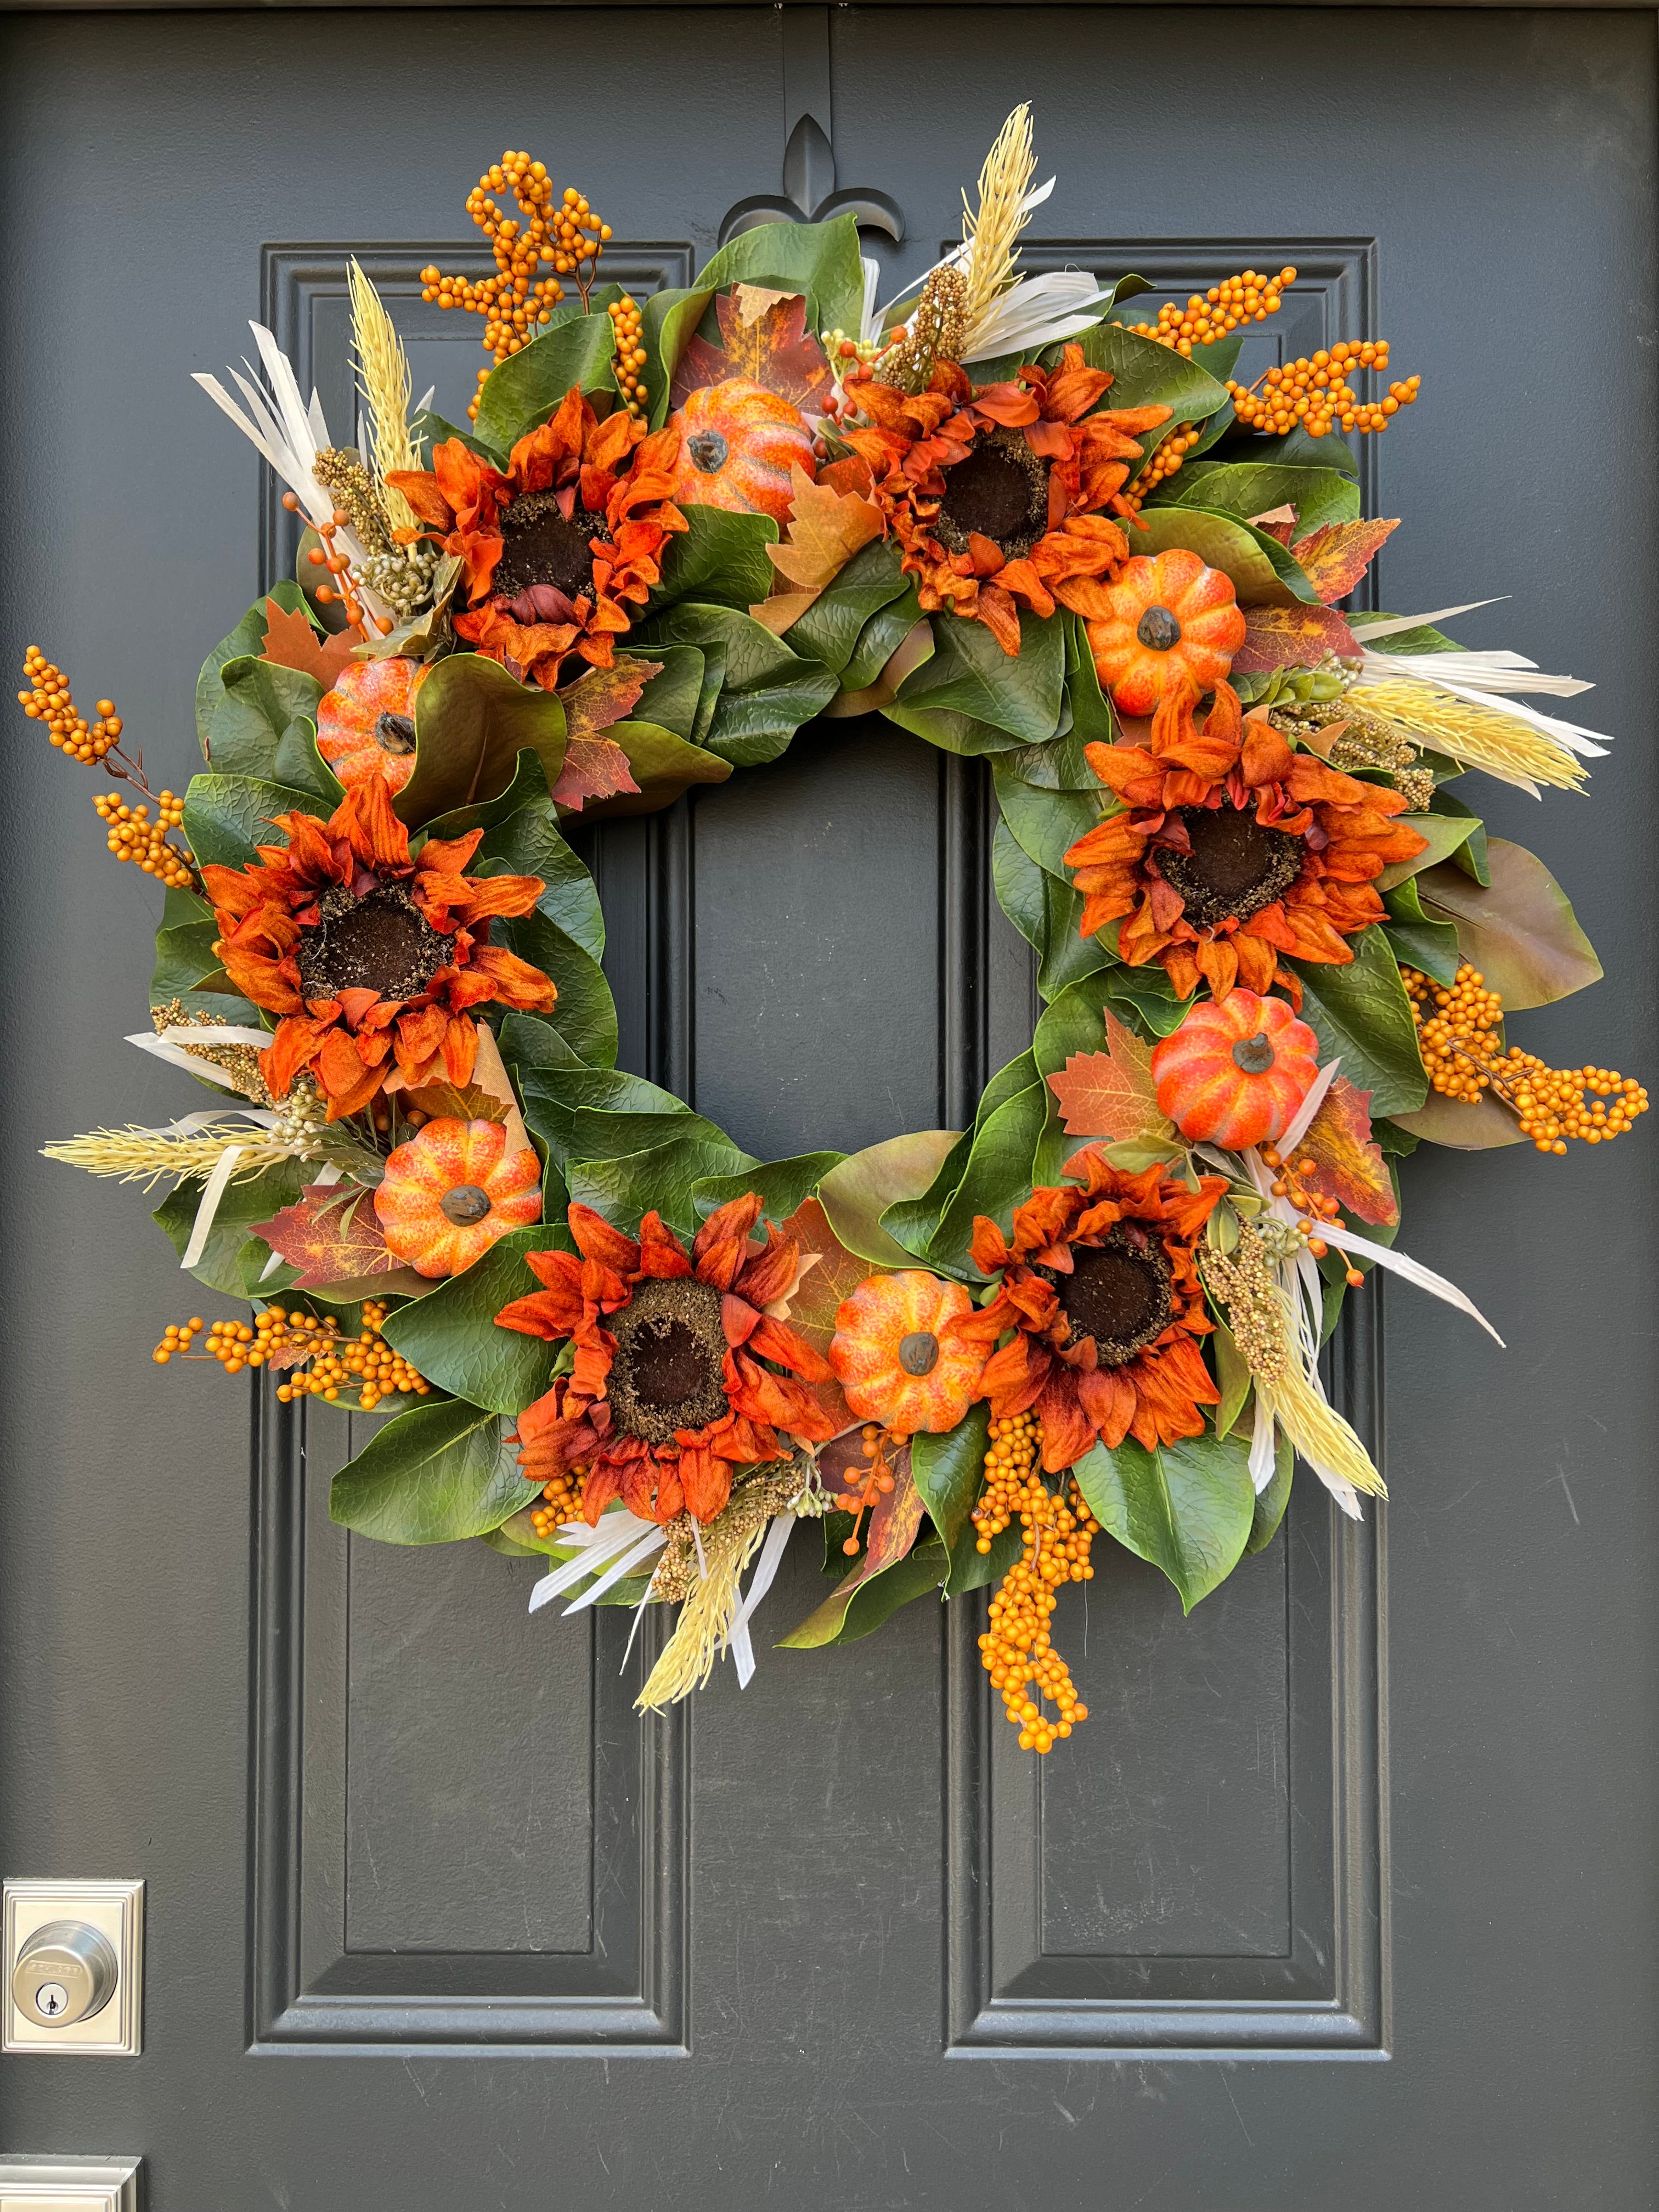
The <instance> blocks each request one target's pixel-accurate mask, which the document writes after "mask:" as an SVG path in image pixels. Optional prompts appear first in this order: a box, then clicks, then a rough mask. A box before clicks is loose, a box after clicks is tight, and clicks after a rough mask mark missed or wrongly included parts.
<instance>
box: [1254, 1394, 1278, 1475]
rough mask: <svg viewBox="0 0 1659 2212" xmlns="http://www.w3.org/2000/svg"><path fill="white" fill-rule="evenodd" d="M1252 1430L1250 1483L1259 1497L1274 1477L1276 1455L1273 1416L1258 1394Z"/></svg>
mask: <svg viewBox="0 0 1659 2212" xmlns="http://www.w3.org/2000/svg"><path fill="white" fill-rule="evenodd" d="M1252 1419H1253V1421H1254V1426H1253V1428H1252V1430H1251V1431H1250V1484H1251V1487H1252V1488H1253V1489H1254V1490H1255V1494H1256V1496H1257V1497H1258V1498H1260V1497H1261V1493H1262V1492H1263V1491H1264V1490H1265V1489H1266V1488H1267V1485H1268V1484H1269V1483H1270V1482H1271V1481H1272V1480H1273V1466H1274V1462H1275V1458H1276V1455H1275V1452H1274V1449H1273V1415H1272V1413H1270V1412H1269V1411H1268V1409H1267V1407H1265V1406H1264V1405H1263V1404H1262V1402H1261V1394H1260V1392H1259V1391H1258V1393H1257V1395H1256V1401H1255V1412H1254V1413H1253V1415H1252Z"/></svg>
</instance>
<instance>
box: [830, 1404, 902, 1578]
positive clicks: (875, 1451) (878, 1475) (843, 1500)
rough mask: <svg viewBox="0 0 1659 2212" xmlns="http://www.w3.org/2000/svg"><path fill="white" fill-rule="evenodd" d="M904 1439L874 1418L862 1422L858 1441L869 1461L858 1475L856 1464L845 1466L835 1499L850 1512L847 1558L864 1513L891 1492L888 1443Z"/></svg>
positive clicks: (845, 1546) (856, 1541)
mask: <svg viewBox="0 0 1659 2212" xmlns="http://www.w3.org/2000/svg"><path fill="white" fill-rule="evenodd" d="M904 1441H905V1440H904V1438H903V1437H902V1436H900V1435H899V1434H898V1433H897V1431H896V1430H893V1429H884V1428H882V1427H881V1426H879V1425H878V1423H876V1422H874V1421H866V1423H865V1425H864V1432H863V1435H862V1437H861V1439H860V1444H861V1448H862V1450H863V1453H864V1456H865V1458H866V1460H868V1462H870V1464H869V1465H868V1467H866V1468H865V1470H864V1472H863V1474H861V1475H860V1473H859V1471H858V1469H857V1468H856V1467H849V1468H848V1470H847V1472H846V1474H844V1475H843V1476H842V1495H841V1497H840V1498H839V1499H838V1500H837V1503H838V1504H839V1505H840V1506H841V1509H842V1511H843V1512H845V1513H850V1514H851V1515H852V1516H853V1533H852V1534H851V1535H850V1536H849V1537H848V1539H847V1541H846V1542H845V1543H844V1544H843V1545H842V1547H841V1548H842V1551H843V1552H845V1553H846V1554H847V1556H848V1558H849V1559H851V1558H852V1557H853V1555H854V1553H855V1552H857V1550H858V1548H859V1528H860V1524H861V1522H863V1519H864V1516H865V1515H866V1513H867V1512H868V1511H869V1510H870V1509H871V1508H872V1506H873V1505H874V1504H875V1502H876V1500H877V1498H885V1497H889V1496H890V1495H891V1492H892V1489H893V1470H892V1468H890V1466H889V1465H888V1462H887V1447H888V1446H889V1444H901V1443H903V1442H904Z"/></svg>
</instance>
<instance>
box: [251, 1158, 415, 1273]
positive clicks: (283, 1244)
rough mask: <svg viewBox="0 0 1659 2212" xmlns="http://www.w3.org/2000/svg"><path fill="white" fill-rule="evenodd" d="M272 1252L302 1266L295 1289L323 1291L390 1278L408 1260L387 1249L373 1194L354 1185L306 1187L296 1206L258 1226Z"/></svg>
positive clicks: (311, 1184) (256, 1232)
mask: <svg viewBox="0 0 1659 2212" xmlns="http://www.w3.org/2000/svg"><path fill="white" fill-rule="evenodd" d="M253 1234H254V1235H255V1236H256V1237H264V1240H265V1242H266V1243H267V1244H269V1245H270V1249H271V1250H272V1251H273V1252H277V1253H280V1254H281V1255H282V1256H283V1259H284V1260H286V1261H288V1263H289V1267H298V1268H299V1269H300V1275H299V1279H298V1280H297V1281H295V1283H293V1284H291V1285H289V1287H290V1288H291V1289H293V1290H296V1291H319V1290H325V1289H326V1288H327V1287H328V1286H329V1285H331V1284H333V1283H343V1282H354V1281H356V1280H358V1279H361V1278H362V1277H363V1276H365V1275H390V1274H392V1273H396V1272H397V1271H398V1269H399V1268H400V1267H402V1265H403V1262H402V1261H401V1260H398V1259H396V1258H394V1256H393V1255H392V1254H391V1253H390V1252H388V1251H387V1249H386V1238H385V1237H383V1236H382V1235H381V1234H380V1219H379V1217H378V1216H377V1215H376V1213H375V1211H374V1193H373V1192H372V1191H367V1190H363V1189H361V1188H358V1186H357V1185H356V1184H355V1183H345V1184H341V1183H319V1182H313V1183H307V1186H306V1188H305V1189H304V1191H303V1192H302V1193H301V1197H300V1200H299V1202H298V1204H297V1205H295V1206H284V1207H283V1210H282V1212H280V1213H279V1214H277V1215H276V1217H275V1218H274V1219H272V1220H270V1221H262V1222H259V1223H258V1224H256V1225H255V1227H254V1230H253Z"/></svg>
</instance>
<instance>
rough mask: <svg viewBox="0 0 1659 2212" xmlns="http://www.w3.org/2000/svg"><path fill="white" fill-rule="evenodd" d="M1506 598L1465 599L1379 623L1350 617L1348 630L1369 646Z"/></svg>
mask: <svg viewBox="0 0 1659 2212" xmlns="http://www.w3.org/2000/svg"><path fill="white" fill-rule="evenodd" d="M1508 597H1509V594H1508V592H1499V593H1498V597H1497V598H1496V599H1465V600H1464V602H1463V604H1462V606H1461V607H1436V608H1435V610H1434V611H1433V612H1432V614H1426V615H1389V616H1387V617H1385V618H1384V619H1383V621H1381V622H1374V621H1373V620H1372V619H1371V617H1370V616H1369V615H1365V614H1358V615H1350V616H1349V617H1348V628H1349V629H1351V630H1352V632H1353V634H1354V635H1355V636H1356V637H1357V638H1358V640H1359V642H1360V643H1361V644H1362V645H1364V646H1369V645H1370V641H1371V640H1372V639H1373V638H1378V637H1398V636H1400V635H1401V632H1402V631H1405V630H1408V629H1431V627H1432V626H1433V624H1434V623H1443V622H1449V621H1450V620H1451V619H1452V617H1453V616H1454V615H1472V614H1473V613H1474V611H1475V609H1476V608H1477V607H1496V606H1501V605H1503V603H1504V600H1505V599H1507V598H1508Z"/></svg>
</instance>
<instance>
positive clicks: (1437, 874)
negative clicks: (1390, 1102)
mask: <svg viewBox="0 0 1659 2212" xmlns="http://www.w3.org/2000/svg"><path fill="white" fill-rule="evenodd" d="M1486 865H1487V867H1488V868H1489V870H1490V871H1491V874H1492V883H1491V886H1490V888H1488V889H1486V890H1483V889H1482V888H1481V887H1480V884H1474V883H1471V882H1470V880H1469V878H1468V877H1467V876H1466V875H1465V874H1464V873H1463V872H1462V870H1461V869H1459V868H1456V867H1447V866H1440V867H1437V868H1431V869H1429V870H1427V871H1426V872H1425V873H1424V874H1423V875H1421V876H1419V878H1418V884H1417V889H1418V896H1419V898H1420V899H1421V900H1422V902H1423V910H1424V912H1425V914H1426V915H1430V916H1431V919H1432V920H1434V921H1449V922H1450V923H1451V924H1452V925H1453V927H1455V930H1456V932H1457V942H1458V945H1459V947H1460V949H1461V950H1462V954H1463V957H1464V958H1465V959H1466V960H1468V961H1469V962H1471V963H1473V964H1474V966H1475V967H1476V968H1478V969H1480V973H1481V974H1482V975H1484V976H1485V977H1486V988H1487V989H1488V990H1489V991H1496V992H1498V994H1499V995H1500V996H1501V998H1502V999H1503V1001H1504V1012H1506V1013H1518V1012H1522V1011H1524V1009H1525V1008H1527V1007H1528V1006H1550V1005H1552V1004H1553V1001H1554V1000H1557V999H1565V998H1567V997H1569V996H1571V994H1572V993H1573V992H1574V991H1582V990H1583V987H1584V986H1585V985H1586V984H1587V983H1595V982H1599V981H1601V962H1600V961H1599V960H1598V959H1597V958H1596V957H1595V949H1594V947H1593V946H1592V945H1591V944H1590V941H1589V939H1588V938H1587V937H1586V936H1585V934H1584V933H1583V930H1582V929H1580V927H1578V924H1577V920H1576V919H1575V918H1574V915H1573V911H1572V908H1571V904H1570V903H1569V902H1568V899H1567V895H1566V893H1565V891H1564V890H1562V889H1561V886H1560V885H1559V884H1558V883H1557V882H1556V880H1555V878H1554V877H1553V875H1551V873H1550V872H1549V870H1548V869H1547V867H1546V866H1544V863H1543V862H1542V861H1541V860H1540V859H1539V858H1538V857H1537V855H1536V854H1534V853H1529V852H1528V850H1527V848H1526V847H1525V846H1524V845H1512V844H1511V843H1510V841H1509V839H1508V838H1507V837H1489V838H1488V839H1487V841H1486ZM1378 1110H1379V1111H1386V1110H1388V1109H1382V1108H1379V1109H1378ZM1398 1118H1399V1117H1398V1115H1396V1116H1395V1119H1396V1120H1397V1119H1398Z"/></svg>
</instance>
